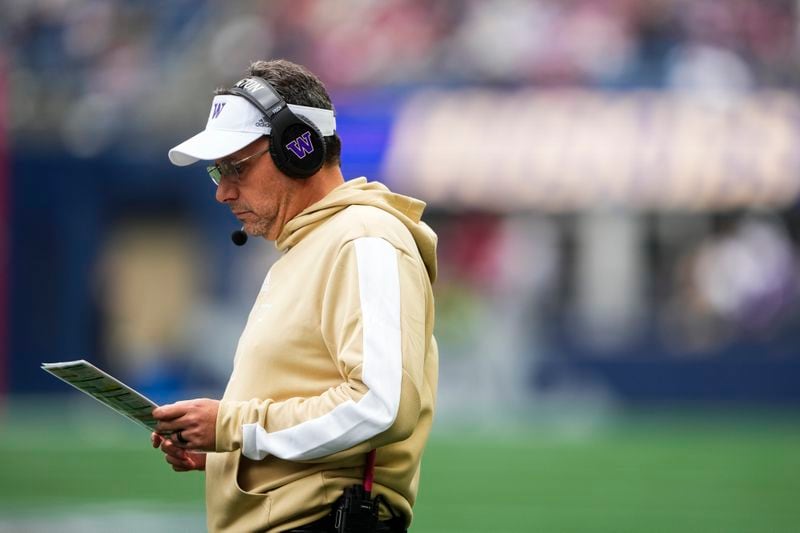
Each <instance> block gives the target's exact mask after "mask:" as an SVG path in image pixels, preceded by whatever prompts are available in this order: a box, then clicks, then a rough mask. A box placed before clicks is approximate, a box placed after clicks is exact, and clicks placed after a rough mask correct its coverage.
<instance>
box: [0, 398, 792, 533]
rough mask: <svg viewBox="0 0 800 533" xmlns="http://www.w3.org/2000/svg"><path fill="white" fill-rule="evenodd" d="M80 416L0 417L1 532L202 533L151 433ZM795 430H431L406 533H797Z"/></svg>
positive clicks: (184, 482)
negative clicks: (198, 532) (412, 517)
mask: <svg viewBox="0 0 800 533" xmlns="http://www.w3.org/2000/svg"><path fill="white" fill-rule="evenodd" d="M84 403H86V402H84ZM100 409H102V408H100ZM59 410H61V412H60V413H59ZM84 411H85V412H84V413H83V414H81V415H77V414H75V413H73V412H72V410H71V409H67V406H65V405H63V404H62V405H60V406H58V407H57V408H56V409H52V410H50V411H49V412H47V411H44V410H43V409H42V408H41V407H39V408H33V409H29V408H24V409H23V408H20V407H14V408H11V409H9V408H6V414H5V416H4V417H3V418H0V472H1V474H0V531H105V530H108V529H111V528H113V529H114V530H115V531H117V532H121V531H141V530H145V529H147V530H150V531H161V530H162V529H163V530H168V529H170V530H174V529H175V528H176V527H180V528H181V529H182V531H184V532H186V531H195V530H202V529H203V523H204V522H203V515H202V513H203V508H202V499H203V487H202V477H201V476H202V475H201V474H197V473H192V474H175V473H173V472H172V471H170V470H169V469H168V468H167V466H166V464H165V463H163V462H162V459H161V457H160V455H159V453H158V452H157V451H155V450H152V449H150V448H149V446H148V442H147V440H148V436H147V434H146V432H144V431H140V430H139V429H138V428H137V427H136V426H134V425H132V424H129V423H126V422H125V421H123V420H121V419H119V418H118V417H116V416H115V415H113V414H109V413H105V412H102V411H98V410H95V409H88V410H84ZM66 413H70V414H66ZM87 420H92V421H91V422H87ZM798 422H800V417H798V416H796V415H783V416H777V415H770V416H761V415H753V414H751V415H749V416H744V417H737V418H736V419H732V418H731V417H730V416H727V417H720V416H718V415H712V414H706V415H704V416H700V415H694V416H691V417H686V416H671V417H667V416H664V415H657V416H656V415H650V416H645V415H643V414H639V415H636V416H626V417H621V418H615V419H614V421H613V422H611V423H605V424H603V425H602V426H599V427H595V426H593V427H592V429H591V430H590V431H582V432H563V431H560V430H558V429H557V426H556V425H554V424H552V423H545V422H540V423H537V422H531V423H530V424H527V425H525V426H524V427H517V428H516V429H509V428H506V429H503V430H494V431H491V432H490V431H488V430H479V429H475V428H471V429H469V430H465V431H459V430H457V429H454V428H452V427H451V428H449V429H443V428H439V427H437V429H436V431H435V432H434V436H433V437H432V440H431V442H430V445H429V448H428V450H427V453H426V456H425V461H424V466H423V478H422V485H421V491H420V496H419V502H418V504H417V506H416V517H415V522H414V527H413V528H412V530H413V531H415V532H445V531H450V532H461V531H465V532H478V531H480V532H503V531H520V532H522V531H525V532H527V531H530V532H540V531H541V532H609V533H621V532H641V531H647V532H682V533H685V532H699V533H700V532H702V533H706V532H721V533H722V532H725V533H728V532H730V533H733V532H787V533H788V532H794V531H800V423H798Z"/></svg>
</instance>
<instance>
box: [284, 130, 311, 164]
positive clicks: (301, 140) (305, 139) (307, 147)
mask: <svg viewBox="0 0 800 533" xmlns="http://www.w3.org/2000/svg"><path fill="white" fill-rule="evenodd" d="M286 148H288V149H289V150H291V151H292V153H293V154H294V155H296V156H297V158H298V159H303V158H304V157H305V156H307V155H308V154H310V153H311V152H313V151H314V145H313V144H312V143H311V132H310V131H307V132H305V133H304V134H302V135H301V136H300V137H298V138H297V139H295V140H293V141H292V142H290V143H289V144H287V145H286Z"/></svg>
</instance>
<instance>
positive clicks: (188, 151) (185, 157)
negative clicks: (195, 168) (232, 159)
mask: <svg viewBox="0 0 800 533" xmlns="http://www.w3.org/2000/svg"><path fill="white" fill-rule="evenodd" d="M263 135H264V134H263V133H252V132H248V133H245V132H240V131H221V130H203V131H201V132H200V133H198V134H197V135H195V136H194V137H191V138H189V139H186V140H185V141H183V142H182V143H180V144H179V145H177V146H175V147H174V148H172V149H171V150H170V151H169V160H170V161H171V162H172V164H173V165H177V166H179V167H184V166H186V165H191V164H192V163H196V162H197V161H214V160H216V159H221V158H223V157H226V156H229V155H231V154H232V153H234V152H238V151H239V150H241V149H242V148H244V147H245V146H247V145H248V144H250V143H252V142H254V141H256V140H258V139H259V138H261V137H262V136H263Z"/></svg>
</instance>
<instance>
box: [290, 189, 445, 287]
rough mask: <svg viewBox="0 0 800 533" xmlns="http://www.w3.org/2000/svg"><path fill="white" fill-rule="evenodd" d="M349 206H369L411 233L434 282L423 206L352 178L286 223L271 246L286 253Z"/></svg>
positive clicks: (432, 243) (432, 246)
mask: <svg viewBox="0 0 800 533" xmlns="http://www.w3.org/2000/svg"><path fill="white" fill-rule="evenodd" d="M351 205H370V206H373V207H377V208H379V209H382V210H384V211H386V212H387V213H389V214H391V215H392V216H394V217H395V218H397V219H398V220H400V221H401V222H402V223H403V224H404V225H405V227H407V228H408V230H409V231H410V232H411V235H412V236H413V237H414V241H415V242H416V243H417V248H418V249H419V252H420V256H422V260H423V262H424V263H425V268H426V269H427V271H428V276H429V277H430V279H431V282H434V281H436V241H437V238H436V234H435V233H434V232H433V230H432V229H431V228H430V227H429V226H428V225H427V224H425V223H424V222H422V220H421V218H422V212H423V211H424V210H425V202H423V201H421V200H417V199H416V198H411V197H410V196H403V195H402V194H396V193H393V192H392V191H390V190H389V189H388V188H387V187H386V186H385V185H383V184H382V183H378V182H375V181H373V182H371V183H368V182H367V179H366V178H356V179H353V180H350V181H347V182H345V183H343V184H342V185H340V186H338V187H336V188H335V189H333V190H332V191H331V192H329V193H328V194H327V195H326V196H325V198H323V199H322V200H320V201H318V202H316V203H314V204H312V205H310V206H308V207H307V208H305V209H304V210H303V211H301V212H300V213H299V214H298V215H297V216H296V217H294V218H293V219H292V220H290V221H289V222H287V223H286V226H284V228H283V230H282V231H281V234H280V235H279V236H278V239H277V240H276V241H275V246H277V248H278V250H280V251H281V252H286V251H288V250H289V249H290V248H292V247H293V246H294V245H296V244H297V243H298V242H300V241H301V240H302V239H303V238H304V237H305V236H306V235H308V234H309V233H311V232H312V231H314V229H316V228H317V227H318V226H319V225H321V224H323V223H324V222H325V221H327V220H328V219H329V218H330V217H332V216H333V215H335V214H336V213H338V212H339V211H341V210H343V209H346V208H347V207H349V206H351Z"/></svg>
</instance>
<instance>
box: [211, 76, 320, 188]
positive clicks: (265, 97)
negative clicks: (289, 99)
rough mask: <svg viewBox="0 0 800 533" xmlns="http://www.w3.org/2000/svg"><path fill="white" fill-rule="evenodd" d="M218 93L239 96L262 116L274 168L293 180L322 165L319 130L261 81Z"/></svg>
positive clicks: (253, 80)
mask: <svg viewBox="0 0 800 533" xmlns="http://www.w3.org/2000/svg"><path fill="white" fill-rule="evenodd" d="M221 94H233V95H236V96H241V97H242V98H244V99H246V100H247V101H248V102H250V103H251V104H253V105H254V106H256V108H258V110H259V111H261V112H262V113H263V114H264V118H263V120H266V121H267V122H268V123H269V125H270V130H271V132H270V143H269V151H270V155H271V156H272V160H273V161H274V162H275V166H276V167H278V169H279V170H280V171H281V172H283V173H284V174H286V175H287V176H290V177H292V178H307V177H309V176H312V175H313V174H316V173H317V171H319V169H320V168H322V165H323V164H324V163H325V139H324V138H323V136H322V133H320V131H319V129H318V128H317V127H316V126H315V125H314V124H313V123H311V121H309V120H306V119H305V118H304V117H302V116H300V115H296V114H295V113H294V112H293V111H292V110H291V109H289V106H288V104H287V103H286V102H285V101H284V99H283V98H281V96H280V95H279V94H278V92H277V91H276V90H275V89H274V88H273V87H272V85H270V84H269V82H268V81H267V80H265V79H264V78H259V77H256V76H250V77H247V78H244V79H243V80H241V81H239V82H238V83H237V84H236V85H234V86H233V87H232V88H230V89H227V90H226V91H224V92H222V93H221Z"/></svg>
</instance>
